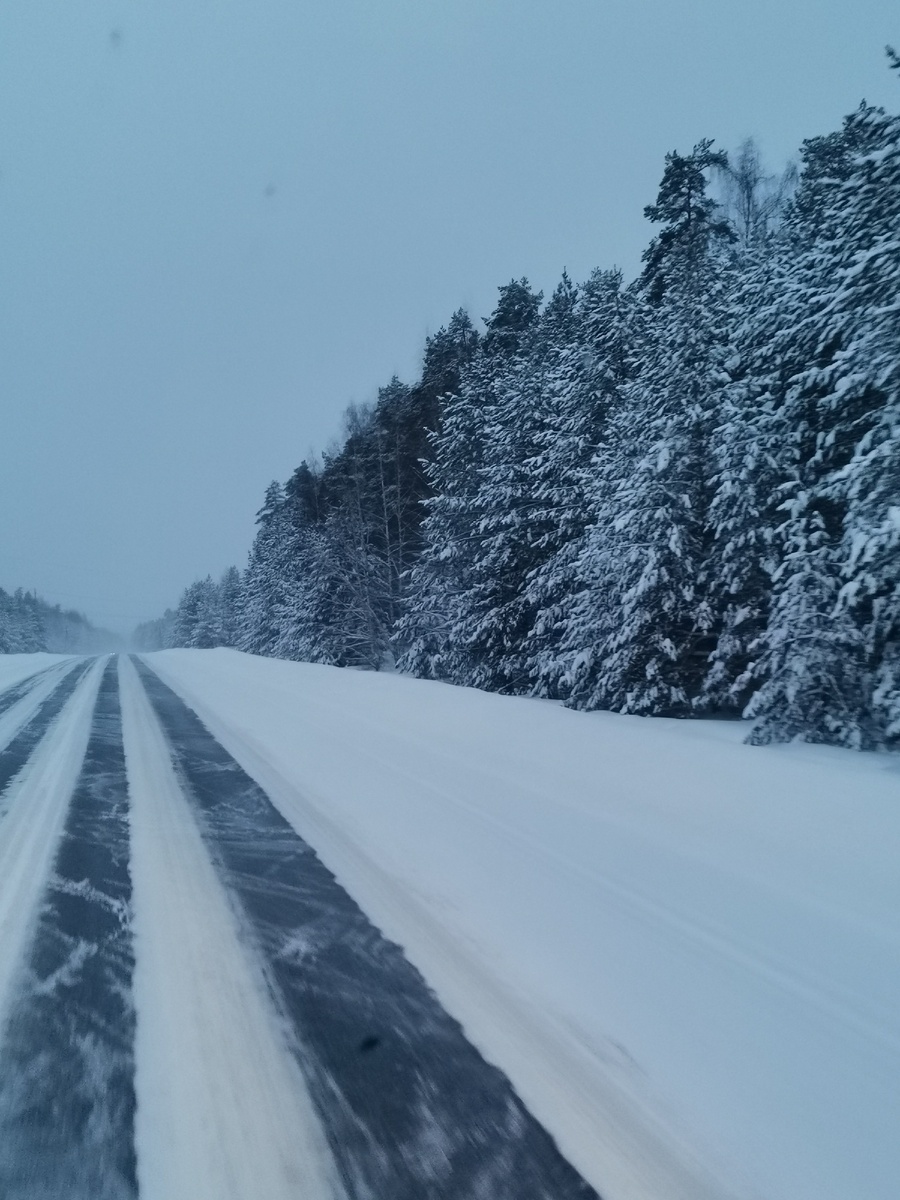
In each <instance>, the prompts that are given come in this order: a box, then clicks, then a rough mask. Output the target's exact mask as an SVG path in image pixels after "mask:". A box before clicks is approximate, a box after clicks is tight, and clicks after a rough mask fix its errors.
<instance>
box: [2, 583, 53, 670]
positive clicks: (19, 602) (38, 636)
mask: <svg viewBox="0 0 900 1200" xmlns="http://www.w3.org/2000/svg"><path fill="white" fill-rule="evenodd" d="M41 603H42V602H41V601H39V600H38V598H37V596H36V595H34V594H33V593H31V592H25V591H23V590H22V588H17V589H16V590H15V592H13V594H12V595H10V594H9V593H8V592H4V591H3V589H2V588H0V654H37V653H38V652H40V651H42V650H46V648H47V643H46V634H45V630H44V622H43V620H42V617H41Z"/></svg>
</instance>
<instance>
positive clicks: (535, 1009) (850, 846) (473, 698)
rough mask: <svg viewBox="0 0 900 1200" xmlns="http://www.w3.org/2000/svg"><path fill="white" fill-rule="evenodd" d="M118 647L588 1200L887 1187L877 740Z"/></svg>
mask: <svg viewBox="0 0 900 1200" xmlns="http://www.w3.org/2000/svg"><path fill="white" fill-rule="evenodd" d="M148 661H149V662H150V664H151V665H152V666H153V667H154V669H156V670H158V671H159V672H160V674H161V675H162V676H163V677H164V679H165V680H166V681H167V682H168V683H170V684H171V685H172V686H174V687H175V688H176V690H178V692H179V693H180V694H181V695H182V696H183V697H184V699H185V700H187V702H188V703H190V704H192V705H193V706H194V707H195V708H196V709H197V711H198V712H199V713H200V715H201V716H202V717H203V719H204V720H205V721H206V723H207V724H208V726H209V727H210V729H211V731H212V732H213V733H214V734H215V735H216V736H218V737H219V738H220V739H221V740H222V741H223V742H224V744H225V745H226V746H227V747H228V749H229V750H230V751H231V753H232V754H233V755H234V756H235V757H236V758H237V759H238V760H239V761H240V762H241V763H242V765H243V766H244V767H245V769H247V770H248V772H249V773H250V774H252V775H254V776H255V777H256V778H257V779H258V780H259V782H260V783H261V784H262V785H263V786H264V787H266V788H267V789H268V790H269V792H270V794H271V795H272V798H273V799H274V800H275V801H276V803H277V804H278V805H279V806H280V807H281V809H282V811H283V812H284V813H285V815H286V816H287V817H288V819H289V820H291V821H292V823H293V824H294V825H295V827H296V828H297V829H298V831H299V832H300V833H301V834H303V835H304V836H305V837H307V838H308V840H309V841H310V842H311V843H312V844H313V845H314V846H315V847H316V849H317V850H318V851H319V853H320V855H321V856H322V858H323V859H324V861H325V862H326V863H327V865H328V866H329V867H331V869H332V870H334V871H335V873H336V874H337V876H338V878H339V879H340V881H341V882H342V883H343V884H344V886H345V887H347V889H348V890H349V891H350V892H351V893H352V894H353V895H354V896H355V897H356V899H357V900H358V901H359V902H360V903H361V905H362V906H363V908H365V909H366V911H367V912H368V913H369V915H370V916H371V917H372V918H373V919H374V920H375V921H376V923H377V924H379V925H380V926H381V927H382V928H383V929H384V930H385V932H387V933H388V934H389V936H392V937H394V938H395V939H396V940H398V941H400V942H401V943H402V944H403V945H404V946H405V947H406V949H407V953H408V954H409V957H410V958H411V959H412V960H413V961H414V962H415V963H416V965H417V966H419V968H420V969H421V970H422V971H423V973H424V974H425V976H426V978H427V979H428V980H429V982H430V983H431V984H432V986H434V987H435V988H436V990H437V991H438V993H439V995H440V996H441V998H442V999H443V1001H444V1003H445V1004H446V1006H447V1007H448V1008H449V1009H450V1011H451V1012H453V1013H454V1015H456V1016H457V1017H459V1019H460V1020H461V1021H462V1022H463V1024H464V1025H465V1026H466V1029H467V1031H468V1032H469V1034H470V1036H471V1037H472V1039H473V1040H474V1041H475V1042H476V1043H477V1044H478V1045H479V1046H480V1047H481V1049H482V1050H483V1051H484V1052H485V1053H486V1054H487V1055H488V1056H489V1057H490V1058H492V1059H493V1060H494V1061H495V1062H497V1063H498V1064H499V1065H500V1066H501V1067H503V1068H504V1069H505V1070H506V1072H507V1073H508V1074H509V1076H510V1078H511V1079H512V1081H513V1083H514V1084H515V1085H516V1087H517V1088H518V1089H519V1091H520V1094H521V1095H522V1096H523V1099H524V1100H525V1101H526V1103H527V1104H528V1105H529V1107H531V1108H532V1110H533V1111H534V1112H535V1115H537V1116H538V1117H539V1119H541V1120H542V1121H543V1122H544V1123H545V1124H546V1125H547V1127H548V1128H549V1129H550V1130H551V1132H553V1133H554V1135H555V1136H556V1137H557V1139H558V1141H559V1143H560V1145H561V1147H562V1149H563V1151H564V1152H565V1153H566V1154H567V1155H568V1156H569V1157H570V1158H571V1160H572V1161H573V1163H574V1164H575V1165H576V1166H577V1167H578V1168H579V1169H580V1170H581V1171H582V1172H583V1173H584V1174H585V1175H586V1177H587V1178H589V1179H590V1181H591V1182H592V1183H593V1184H594V1185H595V1186H596V1187H597V1188H598V1189H599V1190H600V1191H601V1192H602V1194H603V1195H604V1196H605V1197H606V1200H636V1198H637V1197H648V1198H649V1197H653V1196H657V1197H661V1196H666V1197H667V1198H671V1197H675V1196H684V1197H685V1198H687V1197H691V1198H692V1200H696V1198H698V1197H700V1196H726V1195H727V1196H732V1195H734V1196H739V1197H769V1198H772V1200H838V1198H839V1197H840V1200H845V1198H846V1197H847V1196H860V1197H862V1196H865V1197H866V1198H867V1200H889V1198H891V1200H892V1198H893V1197H894V1196H895V1195H896V1186H897V1185H896V1181H897V1178H898V1174H900V1140H898V1138H897V1136H896V1134H897V1129H898V1128H900V1089H898V1087H897V1079H898V1077H900V954H898V950H900V917H898V914H900V871H898V867H897V850H898V845H900V761H898V760H895V759H892V758H889V757H886V756H854V755H851V754H849V753H847V752H843V751H836V750H829V749H826V748H818V747H808V746H787V747H778V748H766V749H758V748H751V747H747V746H744V745H742V744H741V738H742V736H743V732H744V730H743V729H742V728H741V727H740V726H739V725H736V724H726V723H719V722H696V723H693V722H691V723H687V722H675V721H664V720H658V719H657V720H642V719H640V718H630V717H618V716H614V715H611V714H600V713H595V714H583V713H574V712H569V711H566V710H564V709H562V708H560V707H558V706H556V705H554V704H551V703H547V702H541V701H533V700H520V699H511V698H505V697H498V696H492V695H488V694H485V693H481V692H476V691H473V690H470V689H463V688H454V687H450V686H446V685H442V684H436V683H429V682H425V681H420V680H412V679H409V678H405V677H399V676H391V675H375V674H365V673H360V672H353V671H339V670H335V669H333V668H328V667H318V666H312V665H308V664H298V663H287V662H281V661H277V660H271V659H261V658H254V657H251V656H248V655H242V654H238V653H236V652H234V651H226V650H216V651H167V652H164V653H162V654H156V655H149V656H148Z"/></svg>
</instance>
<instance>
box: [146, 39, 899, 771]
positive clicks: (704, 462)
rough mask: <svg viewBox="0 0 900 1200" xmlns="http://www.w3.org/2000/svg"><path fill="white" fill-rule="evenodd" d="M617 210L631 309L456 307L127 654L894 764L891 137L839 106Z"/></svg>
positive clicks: (528, 294) (584, 288) (572, 295)
mask: <svg viewBox="0 0 900 1200" xmlns="http://www.w3.org/2000/svg"><path fill="white" fill-rule="evenodd" d="M891 63H892V66H893V67H895V68H896V67H897V66H898V59H897V56H896V55H893V54H892V53H891ZM714 185H716V186H715V191H714ZM714 195H716V197H717V198H714ZM645 212H646V215H647V217H648V218H649V220H650V221H651V222H652V223H653V225H654V227H655V233H654V236H653V238H652V241H651V242H650V244H649V246H648V248H647V250H646V252H645V254H644V257H643V262H644V266H643V271H642V273H641V275H640V277H639V278H638V279H636V280H635V281H634V282H633V283H631V284H629V285H628V286H626V285H625V284H624V282H623V280H622V277H621V275H620V274H619V273H618V272H617V271H608V270H606V271H605V270H598V271H596V272H594V274H592V275H591V276H590V278H588V279H587V280H586V281H585V282H584V283H581V284H575V283H573V282H572V281H571V280H570V279H569V278H568V277H567V276H565V275H564V276H563V279H562V280H561V282H560V283H559V285H558V286H557V288H556V290H555V291H554V292H553V294H552V296H551V297H550V298H549V300H548V301H547V302H546V303H544V302H543V297H542V295H540V294H536V293H535V292H534V290H533V289H532V288H531V287H530V286H529V284H528V282H527V280H525V279H520V280H513V281H512V282H510V283H508V284H506V285H504V286H503V287H501V288H500V289H499V300H498V303H497V307H496V308H495V310H494V312H493V313H492V314H491V316H490V317H489V318H487V320H486V321H485V328H484V330H483V331H482V332H478V331H477V330H476V328H475V327H474V325H473V324H472V322H471V321H470V319H469V318H468V316H467V315H466V314H465V313H464V312H462V311H460V312H457V313H455V314H454V316H453V318H452V319H451V320H450V322H449V323H448V325H447V326H446V328H444V329H441V330H440V331H439V332H438V333H436V334H435V335H434V336H433V337H430V338H429V339H428V340H427V342H426V346H425V353H424V363H423V370H422V375H421V378H420V379H419V380H418V381H417V382H416V383H415V384H412V385H407V384H404V383H401V382H400V381H399V380H398V379H396V378H395V379H393V380H391V382H390V383H389V384H388V385H387V386H386V387H385V388H382V389H381V390H380V391H379V393H378V399H377V402H376V403H375V404H374V406H373V407H371V408H365V409H359V408H354V409H352V410H351V411H350V412H349V414H348V416H347V424H346V430H345V438H344V441H343V445H342V446H341V448H340V449H339V450H336V451H335V452H333V453H331V454H328V455H326V456H325V457H324V459H323V460H322V462H321V463H314V462H305V463H303V464H301V466H300V467H298V468H297V470H296V471H295V472H294V474H293V475H292V476H291V478H290V479H289V480H288V481H287V482H286V483H285V484H283V485H282V484H279V483H273V484H271V486H270V487H269V489H268V491H267V493H266V496H265V501H264V504H263V507H262V508H261V509H260V512H259V514H258V518H257V521H258V532H257V535H256V540H255V542H254V545H253V549H252V551H251V554H250V559H249V563H248V565H247V568H246V570H245V571H244V572H243V573H242V574H241V573H239V572H237V571H236V570H235V569H232V570H230V571H228V572H227V573H226V575H225V576H224V578H223V579H222V580H221V581H220V582H219V583H215V582H213V581H212V580H211V579H209V578H207V579H205V580H201V581H199V582H197V583H194V584H192V585H191V586H190V587H189V588H188V589H187V591H186V592H185V593H184V595H183V597H182V599H181V601H180V603H179V605H178V607H177V609H176V610H175V611H174V612H173V613H169V614H167V615H166V617H165V618H163V620H162V621H161V622H155V623H152V625H151V626H150V627H145V628H144V630H143V631H142V633H141V637H142V639H143V644H144V645H146V646H150V645H159V646H215V645H230V646H236V647H239V648H241V649H244V650H247V651H250V652H252V653H256V654H266V655H276V656H281V657H285V658H292V659H300V660H306V661H310V662H322V663H332V664H336V665H340V666H362V667H369V668H374V669H378V668H382V667H385V666H388V665H392V664H395V665H396V666H397V667H398V668H399V669H401V670H404V671H408V672H412V673H414V674H416V675H420V676H424V677H427V678H435V679H444V680H449V681H452V682H454V683H458V684H465V685H471V686H475V687H479V688H485V689H489V690H493V691H498V692H504V693H515V694H531V695H537V696H545V697H553V698H557V699H560V700H563V701H564V702H565V703H566V704H569V705H571V706H573V707H577V708H583V709H595V708H604V709H611V710H614V711H616V712H622V713H638V714H661V715H667V716H691V715H699V714H719V715H733V716H738V715H744V716H746V717H748V718H751V719H752V722H753V724H752V728H751V732H750V739H751V740H752V741H754V742H768V741H773V740H784V739H793V738H803V739H806V740H810V741H820V742H830V743H834V744H838V745H843V746H850V747H856V748H868V747H878V746H885V745H891V744H896V742H897V741H898V739H900V117H897V116H892V115H890V114H888V113H886V112H885V111H883V110H882V109H880V108H873V107H870V106H868V105H865V104H863V105H861V106H860V108H858V109H857V110H856V111H855V112H854V113H852V114H851V115H850V116H848V117H847V118H846V119H845V120H844V122H843V124H842V127H841V128H840V129H839V130H837V131H835V132H833V133H830V134H827V135H825V136H822V137H815V138H811V139H809V140H808V141H806V142H804V144H803V147H802V150H801V153H800V164H799V169H798V170H795V171H794V172H793V173H792V172H788V173H787V174H785V175H783V176H781V177H778V178H772V177H769V176H767V175H766V173H765V172H764V171H763V169H762V167H761V165H760V161H759V156H758V154H757V152H756V149H755V147H754V146H753V144H752V143H747V144H746V145H744V146H743V147H742V148H741V149H740V151H739V152H738V153H737V154H736V155H735V156H734V157H733V158H732V159H731V160H729V158H727V157H726V155H725V154H723V153H721V152H719V151H717V150H715V149H714V148H713V145H712V143H711V142H709V141H703V142H701V143H699V144H698V145H697V146H695V147H694V149H693V150H692V151H691V152H690V153H689V154H678V153H672V154H669V155H668V156H667V157H666V162H665V170H664V173H663V178H662V182H661V185H660V189H659V194H658V196H657V199H656V202H655V204H652V205H649V206H648V207H647V209H646V210H645Z"/></svg>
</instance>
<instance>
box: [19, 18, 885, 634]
mask: <svg viewBox="0 0 900 1200" xmlns="http://www.w3.org/2000/svg"><path fill="white" fill-rule="evenodd" d="M886 42H895V43H898V44H900V4H898V3H897V0H754V2H753V3H750V2H749V0H739V2H738V0H553V2H552V3H551V2H549V0H545V2H543V3H538V2H535V0H440V2H437V0H315V2H313V0H252V2H251V0H152V3H151V0H78V2H77V3H73V2H72V0H40V3H36V2H35V0H6V2H5V3H4V4H3V5H2V6H0V381H2V382H0V405H2V422H0V512H2V519H0V586H3V587H6V588H13V587H16V586H19V585H21V586H24V587H28V588H36V589H37V590H38V591H40V592H41V593H43V594H44V595H45V596H46V597H47V598H48V599H49V600H51V601H59V602H62V603H63V604H65V605H66V606H70V605H71V606H75V607H78V608H81V609H83V610H85V611H86V612H87V613H88V615H89V616H90V617H92V618H93V619H94V620H95V621H97V622H98V623H101V624H107V625H109V626H111V627H113V628H118V629H129V628H131V627H132V626H133V625H134V624H135V623H136V622H137V621H138V620H142V619H145V618H147V617H151V616H156V615H158V614H159V613H160V612H161V611H162V610H163V609H164V608H165V607H166V605H168V604H172V603H174V601H175V600H177V598H178V594H179V592H180V591H181V588H182V587H183V586H184V585H185V584H187V583H188V582H190V581H191V579H193V578H195V577H196V576H198V575H202V574H206V573H207V572H211V573H212V574H213V575H217V574H219V573H220V572H221V571H222V570H223V569H224V568H225V567H226V566H227V565H229V564H230V563H232V562H236V563H238V565H241V566H242V565H243V563H244V560H245V558H246V553H247V550H248V548H249V545H250V541H251V539H252V534H253V516H254V513H255V511H256V509H257V508H258V507H259V505H260V503H261V501H262V495H263V490H264V488H265V485H266V484H267V483H268V481H269V480H270V479H272V478H285V477H286V476H287V475H288V474H289V473H290V472H291V470H292V469H293V468H294V467H295V466H296V465H297V464H298V462H299V461H300V460H301V459H302V458H303V457H304V456H305V455H306V453H307V452H308V451H309V450H310V449H311V448H317V449H318V448H321V447H323V446H325V445H327V443H328V442H329V441H330V440H331V439H332V438H333V437H334V436H335V435H336V434H337V433H338V431H339V428H340V416H341V413H342V411H343V409H344V408H345V407H346V405H347V404H348V403H349V402H350V401H365V400H369V399H372V398H373V397H374V394H375V390H376V388H377V387H378V386H379V385H380V384H382V383H385V382H387V380H388V379H389V378H390V376H391V375H392V374H393V373H394V372H397V373H398V374H400V375H401V377H404V378H407V379H410V378H412V377H413V376H414V375H415V372H416V369H417V366H418V363H419V356H420V352H421V349H422V345H423V342H424V338H425V335H426V334H427V333H428V332H429V331H434V330H435V329H437V328H438V327H439V326H440V325H441V324H442V323H444V322H445V321H446V320H447V318H448V317H449V315H450V314H451V312H452V311H453V310H454V309H455V308H457V307H458V306H459V305H464V306H465V307H467V308H468V309H469V311H470V312H471V314H472V315H473V316H474V317H481V316H485V315H487V314H488V313H489V312H490V311H491V309H492V308H493V306H494V300H495V297H496V288H497V286H498V285H499V284H501V283H504V282H506V281H507V280H508V279H509V278H511V277H512V276H514V275H515V276H520V275H523V274H525V275H527V276H528V277H529V278H530V279H531V280H532V282H533V283H534V284H535V285H537V286H539V287H542V288H544V289H545V291H549V290H550V289H551V288H552V287H553V286H554V284H555V282H556V280H557V279H558V277H559V274H560V272H561V271H562V268H563V267H566V268H568V270H569V273H570V274H571V275H572V276H573V277H574V278H576V279H580V278H584V277H585V276H586V275H587V273H588V272H589V271H590V270H591V268H592V267H594V266H613V265H619V266H621V267H623V268H624V270H625V272H626V274H627V275H629V276H630V275H633V274H634V273H635V271H636V269H637V265H638V263H639V260H640V253H641V250H642V249H643V247H644V245H645V244H646V242H647V240H648V238H649V236H650V228H649V226H648V225H647V224H646V222H645V221H644V219H643V217H642V215H641V213H642V209H643V206H644V204H646V203H649V202H652V201H653V199H654V198H655V193H656V188H657V185H658V182H659V178H660V175H661V172H662V165H663V156H664V154H665V153H666V151H668V150H672V149H680V150H686V149H689V148H690V147H691V145H693V143H694V142H696V141H697V140H698V139H699V138H701V137H714V138H716V139H717V142H718V143H719V144H720V145H722V146H724V147H726V148H733V147H734V146H736V145H737V144H738V143H739V142H740V141H741V140H742V139H743V138H744V137H746V136H748V135H750V134H753V135H755V136H756V137H757V138H758V139H759V141H760V143H761V145H762V148H763V152H764V154H765V156H766V158H767V160H768V162H769V164H770V165H771V166H772V167H780V166H783V164H784V161H785V160H786V159H787V158H789V157H791V156H792V155H793V154H794V152H795V151H796V149H797V147H798V145H799V143H800V141H801V139H802V138H804V137H807V136H811V135H815V134H818V133H827V132H828V131H830V130H831V129H833V128H835V127H836V126H837V125H838V124H839V122H840V119H841V117H842V116H843V115H844V114H845V113H846V112H848V111H850V110H851V109H852V108H854V107H855V106H856V104H857V103H858V102H859V101H860V100H861V99H863V98H865V99H866V100H868V101H869V102H871V103H882V104H885V105H886V106H887V107H890V108H893V109H894V110H896V108H897V107H898V101H900V87H898V80H897V78H896V74H895V73H894V74H891V73H889V72H888V71H887V70H886V68H885V65H884V59H883V53H882V51H883V46H884V44H885V43H886Z"/></svg>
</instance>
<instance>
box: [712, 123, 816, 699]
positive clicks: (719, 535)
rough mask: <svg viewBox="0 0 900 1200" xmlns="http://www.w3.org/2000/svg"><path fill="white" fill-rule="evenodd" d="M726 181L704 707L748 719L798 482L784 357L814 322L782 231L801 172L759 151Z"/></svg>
mask: <svg viewBox="0 0 900 1200" xmlns="http://www.w3.org/2000/svg"><path fill="white" fill-rule="evenodd" d="M723 176H724V183H725V193H726V201H727V212H728V213H729V216H730V217H731V221H732V225H733V227H734V229H735V231H736V237H737V241H736V243H735V245H734V247H733V254H734V270H733V275H732V279H733V287H732V288H731V290H730V296H729V304H728V307H727V309H726V312H725V326H724V329H725V341H726V342H727V347H726V359H725V362H724V364H723V365H724V367H725V370H726V373H727V375H728V382H727V383H726V385H725V386H724V388H723V390H722V395H721V405H720V411H719V417H718V421H717V423H716V425H715V427H714V429H713V431H712V435H711V443H712V455H711V459H712V463H713V466H714V469H715V472H716V477H715V490H714V493H713V497H712V502H711V505H710V523H711V526H712V534H713V541H712V547H711V553H710V556H709V560H708V563H707V575H708V591H709V594H710V596H711V597H713V598H714V599H715V603H716V606H717V609H718V621H717V624H718V628H719V634H718V639H717V643H716V647H715V649H714V651H713V653H712V655H711V663H710V670H709V673H708V675H707V677H706V679H705V681H704V685H703V692H702V695H701V697H700V698H699V701H698V706H699V707H700V708H702V709H705V710H707V711H710V712H715V713H732V714H738V713H741V712H743V710H744V708H745V707H746V704H747V702H748V700H749V699H750V697H751V695H752V694H753V691H754V690H755V689H756V688H757V687H758V686H759V682H760V679H759V676H758V662H757V658H758V654H757V651H758V646H759V639H760V637H761V635H762V633H763V631H764V629H765V627H766V623H767V621H768V614H769V600H770V596H771V592H772V580H773V577H774V573H775V571H776V569H777V567H778V564H779V556H780V549H779V543H778V537H777V532H776V531H777V529H778V527H779V526H780V525H781V523H782V521H783V514H781V513H780V512H779V511H778V506H779V503H780V501H781V499H782V496H783V492H782V489H783V487H784V485H785V482H786V481H787V479H788V478H789V477H790V474H791V463H790V461H789V455H788V456H786V455H785V450H786V446H785V440H784V437H783V428H782V425H781V420H780V412H779V410H780V408H781V405H782V404H783V402H784V396H785V389H786V386H787V382H788V381H789V379H790V376H791V374H792V372H793V370H795V369H796V367H797V364H796V363H794V364H792V363H791V362H790V360H789V358H788V357H786V356H785V354H784V353H778V354H776V353H774V352H773V347H774V346H775V345H776V343H778V342H779V339H783V331H784V330H785V329H786V328H793V327H794V326H795V325H796V323H797V321H798V320H799V319H801V317H802V315H803V314H802V312H798V311H797V307H796V306H797V301H798V296H797V289H796V288H794V287H793V286H792V271H793V265H794V263H793V254H792V246H791V243H790V240H789V238H788V237H787V236H786V235H785V234H784V232H783V228H782V226H783V221H784V214H785V210H786V207H787V204H788V202H789V200H790V197H791V195H792V192H793V189H794V188H795V186H796V177H797V172H796V168H795V167H794V166H793V165H791V166H789V167H788V168H787V170H785V171H784V172H783V173H782V174H781V175H780V176H775V175H769V174H767V173H766V172H765V171H764V169H763V167H762V164H761V162H760V158H759V153H758V151H757V149H756V146H755V144H754V143H753V142H752V141H747V142H745V143H744V144H743V145H742V146H741V147H740V149H739V151H738V153H737V155H736V156H735V159H734V161H733V162H729V163H728V164H727V166H726V167H725V169H724V172H723Z"/></svg>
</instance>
